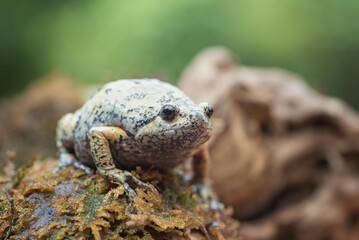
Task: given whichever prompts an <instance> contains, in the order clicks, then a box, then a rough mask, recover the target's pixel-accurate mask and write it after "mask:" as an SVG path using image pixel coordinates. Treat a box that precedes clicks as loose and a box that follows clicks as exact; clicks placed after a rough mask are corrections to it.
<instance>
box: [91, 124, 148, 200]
mask: <svg viewBox="0 0 359 240" xmlns="http://www.w3.org/2000/svg"><path fill="white" fill-rule="evenodd" d="M124 136H126V132H125V131H123V130H122V129H121V128H119V127H93V128H91V129H90V131H89V133H88V139H89V143H90V149H91V155H92V158H93V160H94V162H95V165H96V167H97V170H98V171H99V173H100V175H101V176H102V177H104V178H106V179H108V180H110V181H111V182H114V183H120V184H121V185H123V186H124V188H125V189H126V191H127V192H128V194H129V196H130V197H131V198H133V197H135V196H136V192H135V191H134V190H133V189H132V188H131V187H130V186H129V185H128V183H127V180H130V181H132V182H134V183H135V184H137V185H139V186H143V187H146V188H149V189H152V188H151V185H150V184H147V183H144V182H142V181H140V180H138V179H137V178H136V177H135V176H133V175H132V174H131V173H130V172H128V171H125V170H121V169H118V168H116V166H115V164H114V161H113V158H112V155H111V150H110V143H114V141H116V140H118V139H120V138H121V137H124Z"/></svg>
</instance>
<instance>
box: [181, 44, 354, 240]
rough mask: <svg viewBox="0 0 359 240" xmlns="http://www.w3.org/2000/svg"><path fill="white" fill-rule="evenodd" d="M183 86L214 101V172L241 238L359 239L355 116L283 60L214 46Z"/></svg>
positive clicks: (202, 55) (198, 97)
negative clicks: (246, 59)
mask: <svg viewBox="0 0 359 240" xmlns="http://www.w3.org/2000/svg"><path fill="white" fill-rule="evenodd" d="M180 86H181V88H182V90H184V91H185V92H186V93H187V94H188V95H189V96H190V97H191V98H192V99H194V100H195V102H201V101H207V102H209V103H210V104H212V105H213V106H214V109H215V114H214V120H213V122H214V126H215V135H214V137H213V138H212V140H211V141H210V143H209V145H210V153H211V157H212V165H211V177H212V180H213V186H214V188H215V190H216V192H217V193H218V195H219V197H220V199H221V201H223V202H224V203H226V204H228V205H232V206H234V209H235V215H236V216H237V217H238V218H239V219H241V220H242V223H243V225H242V226H243V227H242V233H243V236H244V238H245V239H277V240H278V239H303V240H309V239H316V240H318V239H358V238H359V237H358V236H359V230H358V229H359V175H358V173H359V117H358V115H357V113H356V112H354V111H353V110H352V109H350V108H349V107H348V106H347V105H345V104H344V103H343V102H342V101H340V100H338V99H334V98H330V97H326V96H323V95H321V94H319V93H317V92H315V91H313V90H312V89H311V88H310V87H309V86H308V85H307V84H306V83H305V82H304V81H303V79H301V78H300V77H298V76H296V75H294V74H291V73H288V72H286V71H283V70H280V69H263V68H253V67H246V66H242V65H238V64H237V63H236V62H235V61H234V60H233V57H232V56H231V54H230V52H228V51H227V50H226V49H223V48H211V49H208V50H205V51H203V52H202V53H200V54H199V55H198V56H197V57H196V58H195V59H194V60H193V62H192V63H191V64H190V65H189V67H188V68H187V70H186V71H185V73H184V74H183V77H182V79H181V81H180Z"/></svg>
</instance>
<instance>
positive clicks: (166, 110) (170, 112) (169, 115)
mask: <svg viewBox="0 0 359 240" xmlns="http://www.w3.org/2000/svg"><path fill="white" fill-rule="evenodd" d="M176 116H177V110H176V108H175V107H174V106H171V105H164V106H163V107H162V110H161V118H162V119H163V120H165V121H172V120H173V119H175V117H176Z"/></svg>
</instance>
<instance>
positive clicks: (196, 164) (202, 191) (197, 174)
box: [192, 146, 216, 201]
mask: <svg viewBox="0 0 359 240" xmlns="http://www.w3.org/2000/svg"><path fill="white" fill-rule="evenodd" d="M192 170H193V178H192V184H193V187H194V188H193V190H194V191H195V192H197V193H198V194H199V195H200V196H201V197H202V198H203V199H206V200H210V201H213V200H215V199H216V197H215V195H214V194H213V189H212V188H211V186H210V185H209V183H208V181H207V180H208V179H207V178H208V172H209V152H208V147H207V146H203V147H202V148H201V149H200V150H199V151H198V152H197V153H196V154H195V155H194V156H193V159H192Z"/></svg>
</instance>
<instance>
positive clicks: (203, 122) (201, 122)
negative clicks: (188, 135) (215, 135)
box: [190, 110, 212, 130]
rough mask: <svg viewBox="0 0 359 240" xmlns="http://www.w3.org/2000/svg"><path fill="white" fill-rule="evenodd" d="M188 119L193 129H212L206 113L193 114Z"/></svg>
mask: <svg viewBox="0 0 359 240" xmlns="http://www.w3.org/2000/svg"><path fill="white" fill-rule="evenodd" d="M190 119H191V122H192V126H193V127H197V128H203V129H208V130H211V129H212V124H211V121H210V120H209V117H208V116H207V114H206V112H204V111H203V110H202V111H196V112H193V113H192V114H191V115H190Z"/></svg>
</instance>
